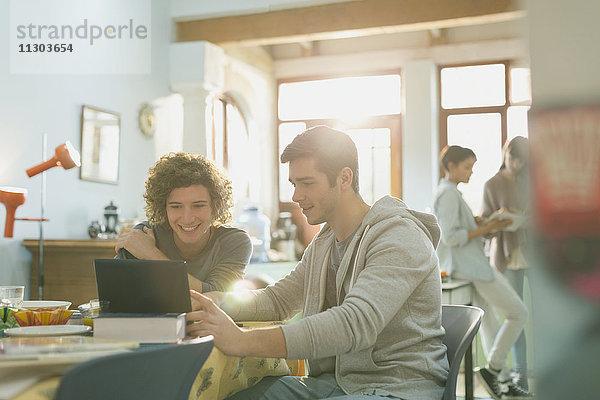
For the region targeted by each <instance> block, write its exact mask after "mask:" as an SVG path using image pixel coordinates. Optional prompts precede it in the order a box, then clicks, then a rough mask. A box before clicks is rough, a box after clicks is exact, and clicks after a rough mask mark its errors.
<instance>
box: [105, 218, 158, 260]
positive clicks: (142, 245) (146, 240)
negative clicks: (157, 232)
mask: <svg viewBox="0 0 600 400" xmlns="http://www.w3.org/2000/svg"><path fill="white" fill-rule="evenodd" d="M120 249H125V250H127V251H129V252H130V253H131V254H132V255H133V256H134V257H136V258H139V259H140V260H167V257H166V256H165V255H164V254H163V253H162V252H161V251H160V250H159V249H158V248H156V239H155V238H154V232H153V231H152V229H150V228H148V227H147V226H144V228H143V230H140V229H129V230H128V231H126V232H123V233H121V234H120V235H119V238H118V239H117V244H116V245H115V252H117V253H118V252H119V250H120Z"/></svg>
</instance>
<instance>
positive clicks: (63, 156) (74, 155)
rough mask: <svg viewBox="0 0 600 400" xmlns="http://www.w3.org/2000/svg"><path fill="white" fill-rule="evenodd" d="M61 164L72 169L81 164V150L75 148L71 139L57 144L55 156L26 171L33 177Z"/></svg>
mask: <svg viewBox="0 0 600 400" xmlns="http://www.w3.org/2000/svg"><path fill="white" fill-rule="evenodd" d="M59 165H60V166H62V167H63V168H64V169H71V168H73V167H79V166H81V160H80V157H79V152H78V151H77V150H75V148H74V147H73V145H72V144H71V142H69V141H67V142H65V143H63V144H61V145H58V146H56V149H54V157H52V158H51V159H49V160H47V161H44V162H43V163H41V164H38V165H36V166H34V167H31V168H29V169H28V170H27V171H26V172H27V175H28V176H29V177H30V178H31V177H32V176H35V175H37V174H39V173H41V172H44V171H45V170H47V169H50V168H52V167H56V166H59Z"/></svg>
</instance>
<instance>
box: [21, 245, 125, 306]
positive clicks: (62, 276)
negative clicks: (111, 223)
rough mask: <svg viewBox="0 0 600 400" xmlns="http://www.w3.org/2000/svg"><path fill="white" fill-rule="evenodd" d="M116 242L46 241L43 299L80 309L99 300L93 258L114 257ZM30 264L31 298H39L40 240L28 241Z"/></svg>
mask: <svg viewBox="0 0 600 400" xmlns="http://www.w3.org/2000/svg"><path fill="white" fill-rule="evenodd" d="M115 244H116V242H115V241H114V240H100V239H69V240H44V270H43V273H44V282H43V290H44V299H45V300H65V301H70V302H71V303H73V306H75V307H76V306H77V305H79V304H82V303H86V302H88V301H90V299H95V298H98V290H97V289H96V276H95V274H94V259H96V258H114V256H115V250H114V248H115ZM23 246H25V247H26V248H27V250H29V251H30V252H31V254H32V256H33V259H32V261H31V279H30V284H31V299H32V300H39V299H38V291H37V287H38V251H39V247H38V246H39V241H38V240H31V239H25V240H24V241H23Z"/></svg>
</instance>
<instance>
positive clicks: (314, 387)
mask: <svg viewBox="0 0 600 400" xmlns="http://www.w3.org/2000/svg"><path fill="white" fill-rule="evenodd" d="M293 399H299V400H316V399H329V400H338V399H339V400H390V398H389V397H381V396H375V395H361V394H346V393H344V391H343V390H342V389H341V388H340V387H339V386H338V384H337V382H336V380H335V375H334V374H322V375H319V376H318V377H312V376H309V377H299V376H266V377H264V378H263V379H262V380H261V381H260V382H258V383H257V384H256V385H254V386H252V387H250V388H248V389H245V390H242V391H241V392H238V393H236V394H234V395H233V396H230V397H228V398H227V400H293Z"/></svg>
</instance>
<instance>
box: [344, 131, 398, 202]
mask: <svg viewBox="0 0 600 400" xmlns="http://www.w3.org/2000/svg"><path fill="white" fill-rule="evenodd" d="M346 133H348V135H350V137H351V138H352V140H354V143H356V148H357V150H358V183H359V188H360V195H361V196H362V198H363V199H364V200H365V201H366V202H367V203H369V204H373V203H374V202H375V201H376V200H377V199H379V198H380V197H381V196H384V195H386V194H390V190H391V181H392V178H391V155H390V142H391V134H390V130H389V129H388V128H378V129H350V130H347V131H346Z"/></svg>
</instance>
